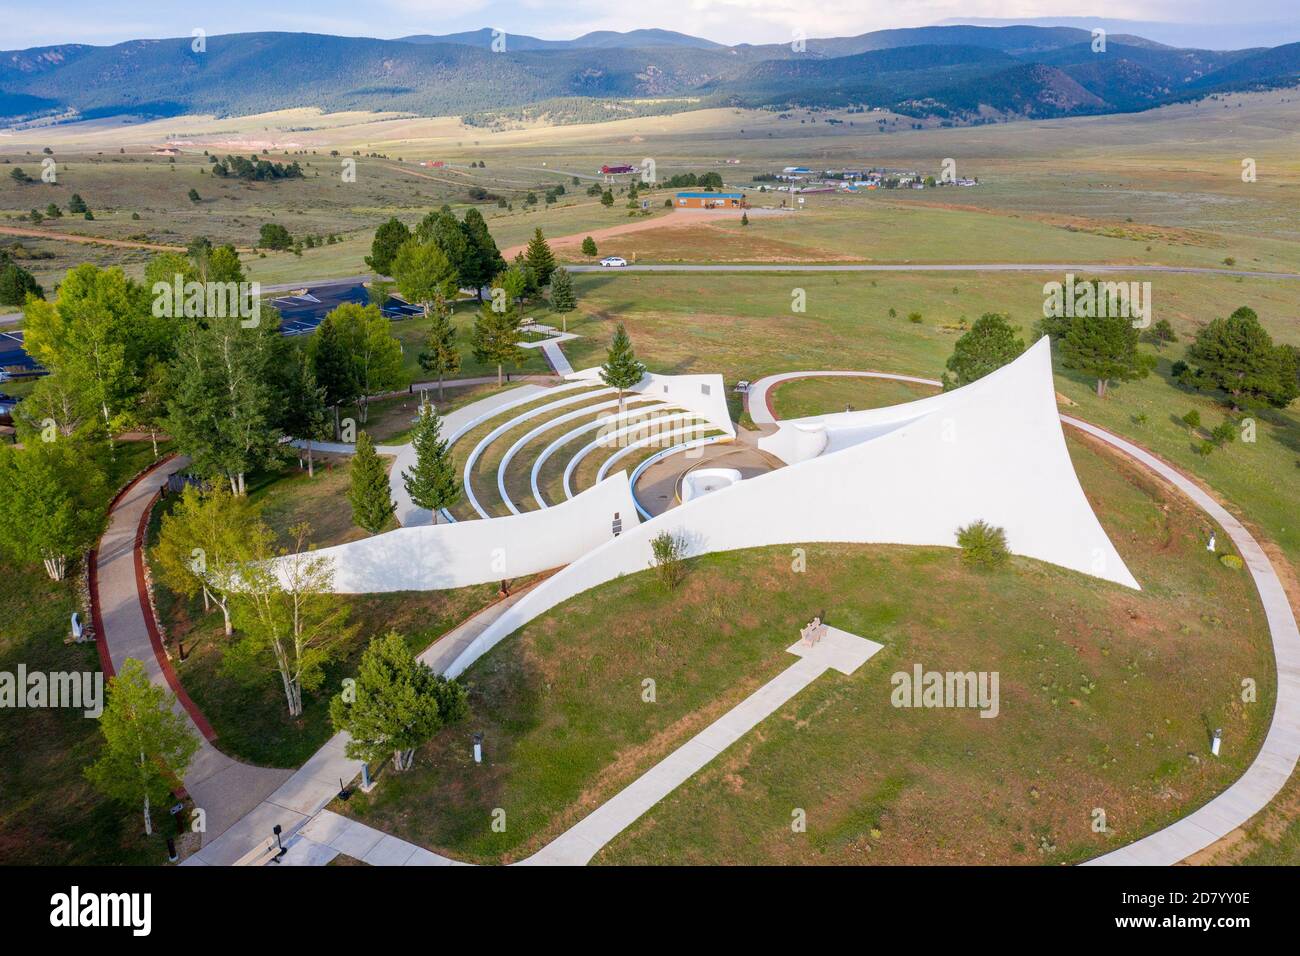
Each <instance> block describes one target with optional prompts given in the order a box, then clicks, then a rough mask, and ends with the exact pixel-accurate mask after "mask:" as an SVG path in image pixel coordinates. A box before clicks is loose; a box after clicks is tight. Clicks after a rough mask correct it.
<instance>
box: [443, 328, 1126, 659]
mask: <svg viewBox="0 0 1300 956" xmlns="http://www.w3.org/2000/svg"><path fill="white" fill-rule="evenodd" d="M1049 349H1050V346H1049V343H1048V339H1047V338H1046V337H1044V338H1042V339H1040V340H1039V341H1038V342H1037V343H1036V344H1035V345H1033V346H1031V347H1030V348H1029V349H1028V350H1026V352H1025V353H1024V354H1023V355H1022V356H1020V357H1019V358H1018V359H1016V360H1015V361H1014V362H1011V363H1010V364H1008V365H1006V366H1004V367H1003V368H1001V369H998V370H997V371H996V372H993V373H992V374H990V375H988V376H986V377H984V378H982V379H980V380H979V381H977V382H974V383H972V384H970V385H967V386H965V387H963V388H959V389H955V390H954V391H951V392H945V393H944V394H942V395H935V396H933V397H930V398H925V399H921V400H920V401H916V402H909V403H907V404H905V405H896V406H892V407H889V408H879V409H870V410H866V411H860V412H845V413H843V414H837V415H826V416H818V417H816V418H807V419H800V420H796V421H791V422H783V423H781V425H780V427H779V429H778V431H777V432H776V434H774V435H771V436H768V437H767V438H766V439H764V440H763V441H762V442H761V443H760V444H761V445H762V447H763V448H764V449H765V450H767V451H769V452H771V453H772V454H774V455H776V456H778V457H780V458H781V459H782V460H784V461H786V462H787V463H788V464H789V467H787V468H782V469H779V470H777V471H773V472H769V473H767V474H764V475H760V476H757V477H754V478H750V479H748V480H745V481H741V482H738V483H735V484H732V485H730V486H728V487H724V488H719V489H717V490H715V491H713V492H711V493H710V494H708V495H704V496H701V497H698V498H695V499H693V500H691V501H689V502H687V503H685V504H683V505H681V506H680V507H678V508H674V509H672V510H671V511H668V512H666V513H664V514H662V515H659V516H658V517H656V518H654V519H652V520H650V521H647V522H645V523H643V524H641V525H639V526H637V527H635V528H633V529H631V530H629V531H628V532H627V533H625V534H623V535H622V536H621V537H619V538H616V539H614V540H610V541H607V542H606V543H604V544H602V545H601V546H599V547H597V548H596V549H595V550H594V551H592V552H590V553H589V554H587V555H585V556H584V557H582V558H579V559H578V560H576V561H575V562H574V563H573V564H571V565H569V566H568V567H567V568H565V569H564V570H563V571H561V572H559V573H558V574H556V575H555V576H554V577H552V578H550V579H549V580H548V581H546V582H544V583H543V584H541V585H539V586H538V587H537V588H536V589H535V590H534V591H533V592H532V593H530V594H529V595H528V596H527V597H525V598H524V599H523V600H521V601H520V602H519V603H518V604H516V605H515V606H514V607H512V608H510V610H509V611H507V612H506V613H505V614H503V615H502V616H501V617H500V618H499V619H498V620H497V621H496V622H494V623H493V624H492V625H491V626H490V627H488V628H487V629H486V630H485V631H484V632H483V633H482V634H481V635H479V637H478V638H476V639H475V641H474V642H473V643H472V644H471V645H470V646H468V647H467V648H466V649H465V651H464V652H462V654H461V655H460V656H459V657H458V658H457V659H456V661H455V662H453V664H452V665H451V666H450V668H449V669H448V671H447V673H448V675H449V676H456V675H458V674H460V673H461V672H463V671H464V670H465V668H466V667H468V666H469V665H470V664H471V663H473V662H474V661H475V660H477V659H478V657H479V656H481V655H482V654H483V653H484V652H485V651H487V650H488V649H489V648H491V647H492V646H493V645H495V644H496V643H497V642H498V641H500V640H501V639H502V638H504V637H505V636H506V635H508V634H510V633H511V632H512V631H514V630H515V629H516V628H518V627H520V626H522V625H523V624H525V623H527V622H528V621H530V620H532V619H533V618H534V617H536V616H537V615H539V614H542V613H544V612H545V611H547V610H549V609H550V608H552V607H555V606H556V605H557V604H560V603H561V602H563V601H565V600H567V599H568V598H570V597H573V596H574V595H576V594H580V593H582V592H583V591H586V590H588V589H589V588H592V587H595V586H597V585H599V584H602V583H604V582H606V581H609V580H612V579H613V578H616V577H618V576H620V575H622V574H630V573H633V572H636V571H642V570H645V569H646V568H647V567H648V566H649V565H650V561H651V547H650V541H651V539H652V538H654V537H655V536H656V535H658V534H660V533H662V532H668V533H670V534H675V535H679V536H680V537H681V538H682V539H683V540H684V541H685V542H686V546H687V547H686V553H687V555H688V556H693V555H698V554H704V553H708V552H712V551H732V550H737V549H741V548H755V547H761V546H764V545H773V544H799V543H806V542H813V541H828V542H860V543H878V544H905V545H943V546H949V547H951V546H955V545H956V539H957V529H958V528H960V527H962V526H964V525H968V524H970V523H971V522H973V521H977V520H983V521H986V522H988V523H989V524H992V525H995V526H997V527H1000V528H1002V529H1004V530H1005V532H1006V536H1007V544H1008V546H1009V547H1010V549H1011V551H1012V552H1013V553H1015V554H1019V555H1024V556H1026V557H1031V558H1037V559H1039V560H1042V561H1047V562H1050V563H1052V564H1057V565H1060V566H1062V567H1066V568H1070V569H1072V570H1075V571H1080V572H1082V573H1084V574H1089V575H1093V576H1095V577H1098V578H1103V579H1105V580H1107V581H1113V582H1115V583H1117V584H1122V585H1124V586H1125V587H1130V588H1138V587H1139V585H1138V583H1137V580H1136V579H1135V578H1134V577H1133V575H1132V574H1131V573H1130V572H1129V570H1128V568H1127V567H1126V566H1125V564H1124V561H1123V559H1121V558H1120V556H1119V553H1118V552H1117V551H1116V550H1115V547H1114V545H1112V544H1111V542H1110V539H1109V538H1108V537H1107V536H1106V532H1105V531H1104V530H1103V529H1102V527H1101V524H1100V522H1098V520H1097V516H1096V515H1095V514H1094V513H1093V511H1092V508H1091V506H1090V505H1089V504H1088V500H1087V498H1086V497H1085V496H1084V493H1083V489H1082V488H1081V487H1080V485H1079V479H1078V477H1077V476H1076V475H1075V472H1074V466H1073V464H1072V463H1071V461H1070V456H1069V453H1068V451H1067V449H1066V445H1065V436H1064V435H1063V433H1062V431H1061V421H1060V416H1059V413H1058V411H1057V408H1056V391H1055V388H1054V386H1053V383H1052V364H1051V353H1050V351H1049Z"/></svg>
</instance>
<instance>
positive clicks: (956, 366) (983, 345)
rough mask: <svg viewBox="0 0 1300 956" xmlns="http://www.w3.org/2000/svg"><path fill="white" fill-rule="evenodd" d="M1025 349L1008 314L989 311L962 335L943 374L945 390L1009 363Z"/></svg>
mask: <svg viewBox="0 0 1300 956" xmlns="http://www.w3.org/2000/svg"><path fill="white" fill-rule="evenodd" d="M1024 350H1025V343H1024V340H1023V339H1021V338H1020V337H1019V336H1017V335H1016V330H1015V329H1014V328H1013V327H1012V325H1011V323H1010V322H1008V321H1007V318H1006V316H1004V315H999V314H998V313H996V312H986V313H985V314H984V315H982V316H980V317H979V318H978V319H976V320H975V324H974V325H972V326H971V328H970V331H969V332H967V333H966V334H965V335H963V336H962V337H961V338H959V339H958V340H957V342H956V344H955V345H954V346H953V352H952V356H951V357H950V358H949V359H948V364H947V368H948V372H951V373H952V374H951V375H949V374H948V372H945V373H944V375H943V388H944V391H949V390H951V389H954V388H960V387H961V386H963V385H969V384H970V383H971V382H974V381H976V380H977V379H981V378H983V377H984V376H985V375H988V374H989V373H990V372H993V371H995V370H997V369H999V368H1001V367H1002V366H1003V365H1006V364H1007V363H1008V362H1010V361H1011V360H1012V359H1014V358H1015V357H1016V356H1018V355H1019V354H1020V353H1021V352H1023V351H1024Z"/></svg>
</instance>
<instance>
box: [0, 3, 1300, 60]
mask: <svg viewBox="0 0 1300 956" xmlns="http://www.w3.org/2000/svg"><path fill="white" fill-rule="evenodd" d="M147 6H153V7H155V9H154V10H147V9H142V8H146V7H147ZM1295 6H1296V4H1295V0H1252V2H1251V3H1249V4H1242V5H1237V6H1227V5H1225V4H1223V3H1222V2H1221V0H1094V2H1091V3H1089V4H1088V5H1087V6H1086V7H1083V8H1081V7H1080V5H1079V4H1078V2H1077V0H1073V2H1071V0H896V2H894V3H878V2H872V0H815V2H812V0H654V2H653V3H649V2H635V0H634V2H630V3H629V2H627V0H368V2H361V0H275V2H270V3H268V2H266V0H220V2H209V3H202V4H198V3H194V4H188V3H187V4H167V5H166V7H164V5H163V4H161V3H155V4H148V5H146V4H142V3H140V0H53V2H50V3H34V2H31V0H23V2H14V0H0V23H3V24H4V26H3V29H2V30H0V49H10V50H12V49H19V48H23V47H30V46H43V45H47V44H53V43H71V42H76V43H92V44H109V43H117V42H120V41H122V40H129V39H137V38H141V37H166V36H188V35H190V33H191V32H192V31H193V30H194V29H195V28H196V27H198V28H202V29H203V30H205V31H206V32H207V33H208V34H209V35H213V34H219V33H239V32H247V31H254V30H292V31H298V30H301V31H307V32H313V33H334V34H341V35H351V36H378V37H399V36H406V35H409V34H412V33H452V32H457V31H461V30H474V29H478V28H479V27H483V26H490V27H494V28H497V29H503V30H505V31H507V32H509V33H526V34H530V35H533V36H539V37H543V38H545V39H569V38H572V37H574V36H577V35H579V34H582V33H586V32H588V31H591V30H630V29H636V28H640V27H662V28H665V29H672V30H678V31H680V32H683V33H690V34H693V35H695V36H703V37H708V38H709V39H711V40H716V41H718V42H721V43H746V42H748V43H768V42H784V41H786V40H788V39H789V38H790V36H791V35H792V33H793V31H795V30H802V31H804V33H805V34H806V35H808V36H811V37H816V36H852V35H854V34H858V33H865V32H867V31H868V30H878V29H883V28H888V27H907V26H923V25H927V24H932V23H938V22H940V21H943V20H948V19H953V18H966V19H969V18H978V17H1017V18H1028V17H1049V16H1078V15H1079V14H1080V13H1081V12H1082V13H1086V14H1088V15H1090V16H1094V17H1099V18H1100V17H1106V18H1120V19H1129V20H1142V21H1170V22H1180V23H1216V22H1221V21H1223V20H1225V19H1229V18H1231V19H1232V20H1233V21H1235V22H1238V23H1241V22H1256V23H1258V22H1267V21H1273V20H1291V21H1295V20H1296V19H1297V14H1296V12H1295ZM160 7H161V8H163V9H157V8H160ZM1273 42H1282V41H1281V40H1274V41H1273Z"/></svg>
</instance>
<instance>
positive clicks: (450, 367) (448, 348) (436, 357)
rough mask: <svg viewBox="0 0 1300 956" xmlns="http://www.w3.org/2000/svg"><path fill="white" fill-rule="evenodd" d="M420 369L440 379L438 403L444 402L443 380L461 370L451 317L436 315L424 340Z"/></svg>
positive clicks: (454, 328)
mask: <svg viewBox="0 0 1300 956" xmlns="http://www.w3.org/2000/svg"><path fill="white" fill-rule="evenodd" d="M418 361H419V363H420V368H422V369H424V371H425V372H427V373H428V374H430V375H436V376H437V377H438V401H442V380H443V377H444V376H447V375H454V374H456V372H458V371H459V370H460V349H459V348H457V346H456V326H455V325H453V324H452V321H451V316H450V315H447V314H443V313H435V314H434V316H433V322H432V324H431V325H430V326H429V332H428V334H427V335H426V336H425V338H424V348H422V349H420V355H419V358H418Z"/></svg>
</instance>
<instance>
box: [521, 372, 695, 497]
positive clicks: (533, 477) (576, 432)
mask: <svg viewBox="0 0 1300 956" xmlns="http://www.w3.org/2000/svg"><path fill="white" fill-rule="evenodd" d="M644 401H646V402H649V403H651V404H649V405H647V407H645V408H642V409H641V410H640V411H641V412H642V413H645V412H647V411H649V410H651V408H653V407H654V406H655V405H661V406H662V407H664V408H669V409H674V410H678V411H681V410H683V409H681V408H680V407H679V406H677V405H669V404H667V403H665V402H663V401H661V400H660V399H658V398H655V397H654V396H646V398H645V399H644ZM602 424H604V422H603V421H601V420H600V419H597V420H596V421H594V422H587V423H586V424H584V425H579V426H578V427H577V428H574V429H571V430H570V431H567V432H565V433H564V434H563V435H561V436H560V437H559V438H557V439H555V441H553V442H551V443H550V444H549V445H547V446H546V447H545V448H543V449H542V453H541V454H540V455H538V456H537V459H536V460H535V461H534V462H533V470H532V473H531V474H530V475H529V481H530V483H531V484H532V489H533V499H534V500H535V501H536V502H537V505H538V507H541V508H549V507H550V505H548V504H547V503H546V499H545V498H543V497H542V489H541V487H540V486H539V484H538V477H539V476H540V475H541V473H542V466H543V465H545V464H546V463H547V461H549V460H550V459H551V457H552V456H553V455H554V454H555V453H556V452H557V451H559V450H560V449H561V448H563V447H564V446H565V445H567V444H568V443H569V442H571V441H573V440H574V439H575V438H578V437H579V436H581V435H585V434H586V433H587V432H589V431H594V430H595V429H597V428H600V427H601V425H602Z"/></svg>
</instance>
